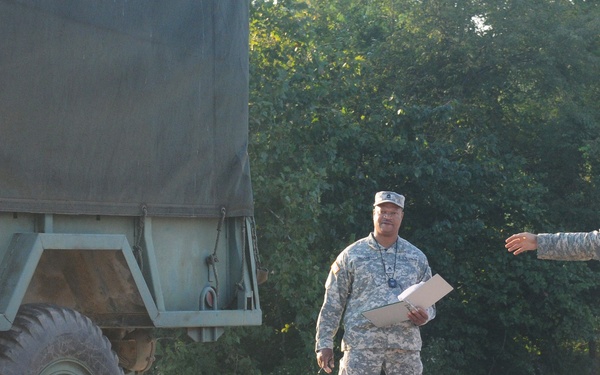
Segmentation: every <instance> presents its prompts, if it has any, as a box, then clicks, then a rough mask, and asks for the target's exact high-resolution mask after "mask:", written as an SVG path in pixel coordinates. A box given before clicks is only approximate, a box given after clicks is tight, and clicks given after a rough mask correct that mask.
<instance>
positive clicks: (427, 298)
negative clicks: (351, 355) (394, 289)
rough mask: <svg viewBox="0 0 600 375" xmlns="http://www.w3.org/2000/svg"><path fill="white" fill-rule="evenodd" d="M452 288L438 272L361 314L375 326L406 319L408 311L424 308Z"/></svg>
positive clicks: (383, 325)
mask: <svg viewBox="0 0 600 375" xmlns="http://www.w3.org/2000/svg"><path fill="white" fill-rule="evenodd" d="M453 289H454V288H453V287H452V286H451V285H450V284H448V283H447V282H446V280H444V279H443V278H442V277H441V276H440V275H439V274H438V275H435V276H433V277H432V278H431V279H429V280H427V281H426V282H424V283H423V282H421V283H419V284H415V285H412V286H410V287H409V288H407V289H406V290H405V291H404V292H402V293H401V294H400V295H399V296H398V299H399V300H400V301H399V302H395V303H392V304H389V305H385V306H382V307H378V308H375V309H372V310H367V311H364V312H363V313H362V314H363V315H364V316H365V318H367V319H369V320H370V321H371V322H372V323H373V324H375V325H376V326H377V327H385V326H388V325H391V324H395V323H400V322H403V321H406V320H408V312H409V311H411V310H414V309H415V308H417V307H420V308H423V309H426V308H428V307H430V306H432V305H433V304H434V303H436V302H437V301H439V300H440V299H442V298H443V297H444V296H445V295H446V294H448V293H450V292H451V291H452V290H453Z"/></svg>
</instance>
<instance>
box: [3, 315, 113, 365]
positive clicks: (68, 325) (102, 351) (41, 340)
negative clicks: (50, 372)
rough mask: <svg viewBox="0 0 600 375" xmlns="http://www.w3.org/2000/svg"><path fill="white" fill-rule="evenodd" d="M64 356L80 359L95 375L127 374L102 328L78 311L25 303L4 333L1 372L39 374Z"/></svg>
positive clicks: (70, 358) (65, 358)
mask: <svg viewBox="0 0 600 375" xmlns="http://www.w3.org/2000/svg"><path fill="white" fill-rule="evenodd" d="M64 360H73V361H76V362H77V363H79V364H81V365H82V366H84V367H85V368H86V369H87V370H88V371H89V372H90V373H91V374H93V375H119V374H123V371H122V370H121V369H120V367H119V365H118V358H117V356H116V355H115V353H114V352H113V351H112V350H111V347H110V342H109V341H108V339H106V337H104V336H103V335H102V331H101V330H100V328H98V326H96V325H95V324H94V323H93V322H92V321H91V320H90V319H89V318H87V317H86V316H84V315H82V314H80V313H79V312H77V311H74V310H71V309H68V308H64V307H58V306H53V305H48V304H32V305H23V306H21V309H20V310H19V313H18V314H17V318H16V319H15V322H14V323H13V328H12V329H11V330H10V331H8V332H1V333H0V373H1V375H38V374H40V373H41V371H43V370H44V368H46V367H47V366H48V365H49V364H51V363H53V362H56V361H64Z"/></svg>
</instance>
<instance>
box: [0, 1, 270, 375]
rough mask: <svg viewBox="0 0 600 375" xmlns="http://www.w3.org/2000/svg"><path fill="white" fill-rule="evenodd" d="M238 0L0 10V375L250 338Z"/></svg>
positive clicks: (127, 362) (131, 368)
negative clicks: (227, 331)
mask: <svg viewBox="0 0 600 375" xmlns="http://www.w3.org/2000/svg"><path fill="white" fill-rule="evenodd" d="M248 12H249V3H248V1H245V0H164V1H161V0H156V1H143V0H110V1H98V0H77V1H74V0H73V1H70V0H67V1H54V0H47V1H37V0H36V1H34V0H0V35H1V36H0V374H2V375H26V374H35V375H49V374H53V375H58V374H70V375H115V374H122V373H125V374H141V373H143V372H146V371H147V370H148V369H149V368H150V367H151V365H152V361H153V357H154V353H155V352H154V350H155V344H156V339H155V338H154V337H153V332H155V331H156V329H157V328H163V329H187V332H188V334H189V335H190V336H191V337H192V338H193V339H194V340H196V341H198V342H210V341H215V340H217V339H218V338H219V336H220V335H221V334H222V333H223V330H224V328H225V327H228V326H243V325H260V324H261V309H260V303H259V296H258V284H259V279H258V278H257V274H260V275H262V274H264V272H262V273H261V271H264V270H262V268H261V267H260V263H259V262H260V258H259V257H258V252H257V248H256V234H255V224H254V219H253V210H254V207H253V196H252V189H251V181H250V172H249V162H248V155H247V146H248V79H249V77H248V76H249V63H248V34H249V31H248Z"/></svg>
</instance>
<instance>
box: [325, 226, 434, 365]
mask: <svg viewBox="0 0 600 375" xmlns="http://www.w3.org/2000/svg"><path fill="white" fill-rule="evenodd" d="M396 247H397V255H396V256H395V252H396ZM380 250H381V251H380ZM394 258H396V269H395V274H394V275H393V277H394V278H395V279H396V280H397V282H398V287H396V288H390V287H389V286H388V275H386V272H388V271H390V272H388V273H389V275H391V274H392V272H393V268H394ZM382 259H383V261H382ZM384 264H385V266H386V268H387V270H384V268H383V267H384V266H383V265H384ZM430 278H431V269H430V268H429V264H428V261H427V258H426V256H425V254H423V253H422V252H421V251H420V250H419V249H418V248H416V247H415V246H414V245H412V244H411V243H409V242H408V241H406V240H404V239H402V238H400V237H398V239H397V240H396V244H395V245H392V246H390V247H389V248H387V249H381V248H380V247H379V245H378V243H377V242H376V241H375V239H374V238H373V236H372V235H371V236H368V237H365V238H363V239H361V240H359V241H357V242H355V243H353V244H352V245H350V246H348V247H347V248H346V249H344V251H342V252H341V253H340V255H338V257H337V259H336V260H335V262H334V263H333V264H332V265H331V270H330V272H329V277H328V278H327V282H326V284H325V299H324V302H323V306H322V308H321V312H320V314H319V319H318V321H317V335H316V350H319V349H323V348H333V340H334V336H335V334H336V332H337V330H338V328H339V324H340V321H341V319H342V315H343V326H344V336H343V338H342V350H343V351H344V352H345V355H344V359H343V360H342V363H340V365H341V367H342V369H340V374H346V373H348V372H345V370H343V368H344V365H345V364H344V363H343V362H346V361H348V360H350V361H351V362H354V365H356V364H359V366H362V367H369V366H370V367H371V368H372V369H373V368H374V369H375V370H372V371H369V370H367V369H366V368H362V367H361V368H356V369H355V370H356V371H354V369H353V370H352V372H351V374H353V375H354V374H376V375H379V371H380V370H381V366H382V364H383V363H384V362H385V363H386V367H387V368H388V375H392V374H402V372H394V370H393V369H392V368H393V367H394V366H393V365H394V364H393V363H390V362H391V361H393V360H396V361H397V360H400V359H397V358H398V357H399V356H398V355H391V356H390V355H389V352H390V350H391V351H392V352H395V353H397V354H401V353H403V352H404V353H406V355H407V356H408V357H413V358H414V357H415V355H416V359H417V360H418V364H417V365H414V366H413V367H417V366H418V365H420V366H421V368H422V365H421V364H420V357H419V351H420V350H421V334H420V331H419V327H417V326H415V325H414V324H413V323H412V322H411V321H405V322H401V323H398V324H394V325H391V326H388V327H380V328H378V327H376V326H375V325H373V324H372V323H371V322H370V321H369V320H367V319H366V318H365V317H364V316H363V315H362V312H363V311H366V310H370V309H372V308H375V307H379V306H383V305H385V304H388V303H392V302H397V301H398V295H399V294H400V293H401V292H402V291H403V290H404V289H406V288H408V287H409V286H411V285H413V284H416V283H419V282H421V281H426V280H428V279H430ZM427 313H428V315H429V319H430V320H431V319H433V318H434V317H435V307H434V306H432V307H430V308H428V309H427ZM392 354H393V353H392ZM347 357H350V359H347ZM365 357H368V358H365ZM353 358H354V359H355V360H354V361H353V360H352V359H353ZM360 363H362V365H360ZM373 371H375V372H373ZM405 373H406V374H420V373H421V370H420V369H414V371H410V372H405Z"/></svg>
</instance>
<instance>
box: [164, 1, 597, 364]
mask: <svg viewBox="0 0 600 375" xmlns="http://www.w3.org/2000/svg"><path fill="white" fill-rule="evenodd" d="M250 8H251V30H250V33H251V36H250V37H251V41H250V43H251V45H250V48H251V81H250V85H251V98H250V99H251V102H250V117H251V118H250V133H251V145H250V156H251V158H252V162H251V165H252V174H253V184H254V191H255V199H256V220H257V223H258V226H259V227H258V235H259V238H258V242H259V245H260V248H261V254H262V257H263V262H264V263H266V265H267V266H268V267H269V269H270V270H271V274H270V278H269V281H268V283H266V284H263V285H262V286H261V288H260V292H261V305H262V309H263V312H264V324H263V326H261V327H254V328H243V329H232V330H228V331H227V332H226V334H225V335H224V336H223V337H222V338H221V339H220V340H219V342H217V343H214V344H202V345H201V344H192V343H188V342H186V341H185V340H184V339H183V338H177V337H174V338H170V339H168V340H167V339H165V340H163V341H161V345H160V349H161V351H160V352H159V357H162V360H161V361H160V362H159V363H161V366H157V368H155V369H154V370H153V372H152V373H154V374H178V375H179V374H186V373H189V374H216V373H218V374H273V375H275V374H291V375H295V374H306V373H312V372H316V371H317V367H316V364H315V360H314V352H313V351H314V328H315V322H316V318H317V315H318V312H319V308H320V305H321V302H322V297H323V283H324V281H325V278H326V276H327V272H328V269H329V265H330V264H331V262H332V260H333V259H334V258H335V256H336V255H337V253H338V252H339V251H341V250H342V249H343V248H344V247H345V246H346V245H347V244H349V243H351V242H352V241H354V240H355V239H358V238H360V237H363V236H365V235H366V234H368V232H369V231H370V230H371V229H372V221H371V216H370V209H371V204H372V199H373V194H374V193H375V192H376V191H378V190H395V191H398V192H401V193H403V194H404V195H405V196H406V198H407V207H406V215H405V218H404V222H403V227H402V228H401V235H402V236H403V237H405V238H407V239H408V240H409V241H411V242H412V243H413V244H415V245H417V246H418V247H419V248H421V249H422V250H423V251H424V252H425V253H426V255H427V256H428V258H429V261H430V264H431V266H432V269H433V271H434V273H440V274H442V275H443V276H444V278H446V279H447V280H448V281H449V282H450V283H451V284H452V285H453V286H455V291H453V292H452V293H451V294H450V295H449V296H448V297H447V298H445V299H444V300H443V301H442V302H440V303H439V304H438V317H437V318H436V319H435V320H434V321H432V322H431V323H430V324H428V325H427V326H425V327H424V328H423V330H422V332H423V336H424V348H423V352H422V355H423V360H424V364H425V374H445V375H452V374H469V375H471V374H517V375H520V374H523V375H525V374H545V375H547V374H550V375H551V374H557V375H558V374H573V373H579V374H593V373H598V371H600V370H599V368H600V367H599V366H598V362H599V355H600V354H599V353H598V348H597V345H598V343H599V342H600V338H599V333H600V321H599V319H598V317H600V304H599V303H598V296H599V292H600V278H599V277H598V275H599V272H600V265H599V264H598V263H599V262H593V261H592V262H554V261H540V260H537V259H536V258H535V254H534V253H528V254H524V255H521V256H518V257H514V256H512V255H509V254H508V253H507V252H506V251H505V250H504V247H503V244H504V239H505V238H506V237H508V235H510V234H512V233H514V232H519V231H522V230H529V231H532V232H536V233H537V232H555V231H591V230H595V229H597V228H598V227H600V214H599V212H600V199H598V197H599V196H600V170H599V168H600V138H599V134H600V105H599V104H598V101H599V99H600V75H599V74H598V73H599V72H598V67H599V66H600V5H599V4H598V3H597V2H596V1H589V0H588V1H585V0H529V1H517V0H502V1H501V0H498V1H480V0H471V1H448V0H423V1H417V0H382V1H367V0H327V1H324V0H312V1H310V0H305V1H302V0H279V1H260V0H256V1H253V2H252V3H251V5H250ZM338 355H339V353H338ZM594 366H596V367H594ZM594 368H595V369H594ZM186 371H188V372H186Z"/></svg>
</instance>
